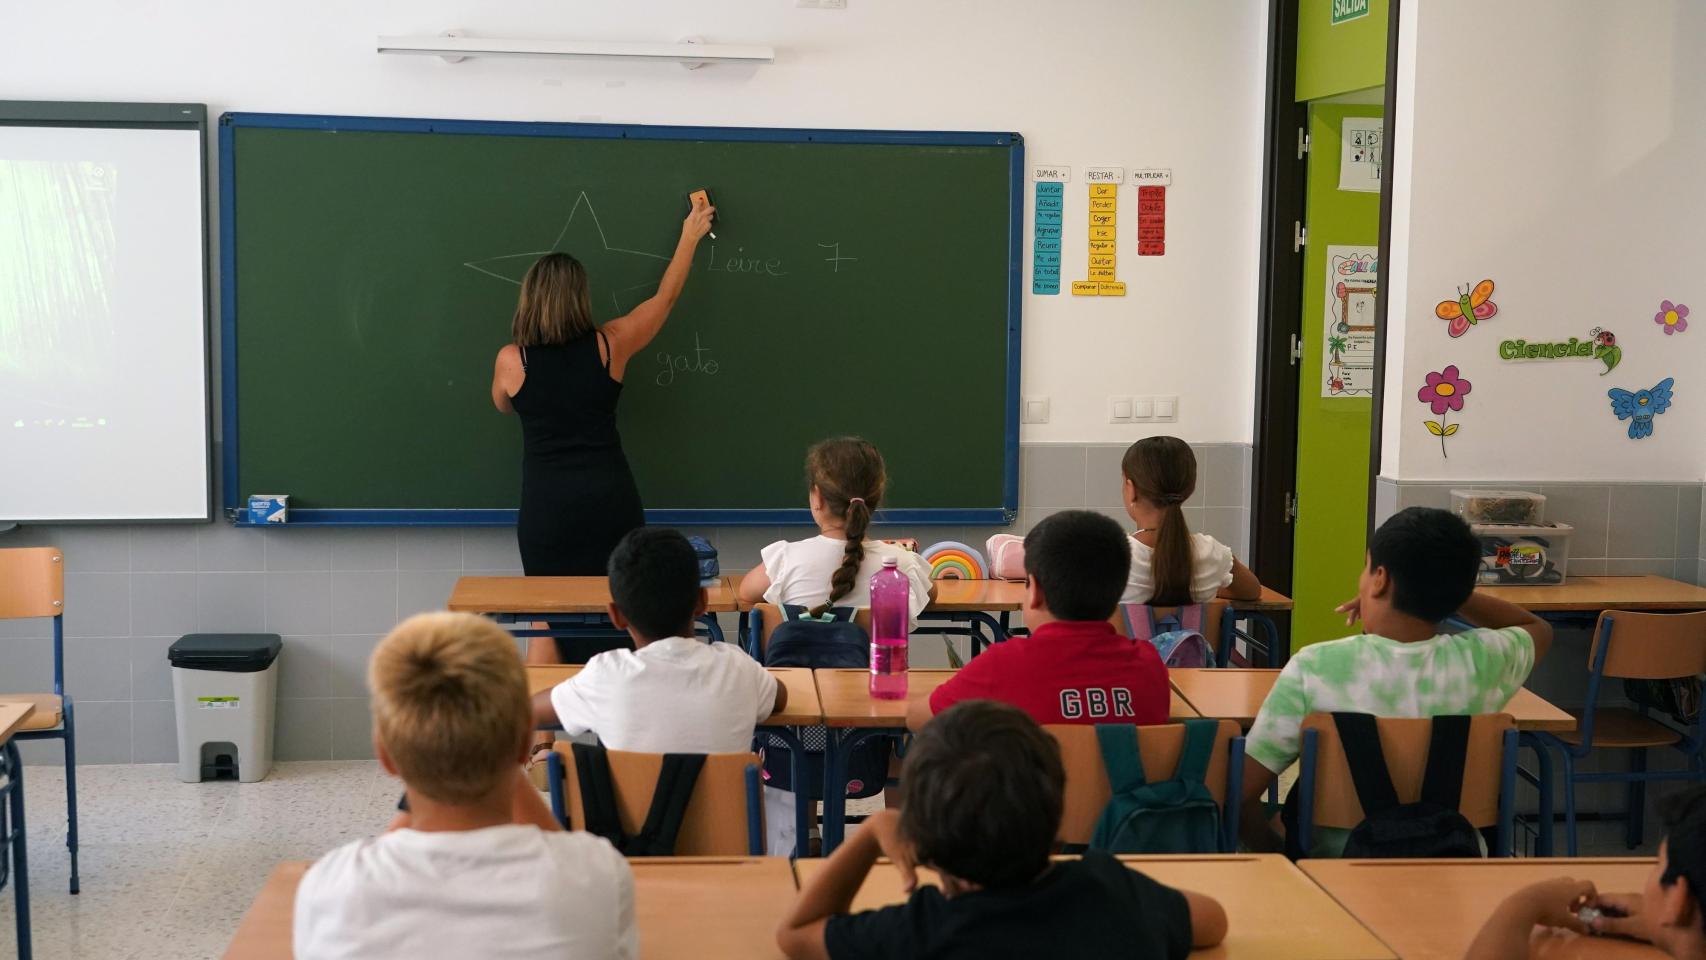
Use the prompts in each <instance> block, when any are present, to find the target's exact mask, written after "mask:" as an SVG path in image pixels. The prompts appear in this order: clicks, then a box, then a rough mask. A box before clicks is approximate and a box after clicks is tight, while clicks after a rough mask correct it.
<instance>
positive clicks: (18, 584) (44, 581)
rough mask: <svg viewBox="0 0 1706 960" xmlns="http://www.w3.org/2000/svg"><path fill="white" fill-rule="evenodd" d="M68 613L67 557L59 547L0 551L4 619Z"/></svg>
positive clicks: (0, 599) (0, 596)
mask: <svg viewBox="0 0 1706 960" xmlns="http://www.w3.org/2000/svg"><path fill="white" fill-rule="evenodd" d="M64 612H65V557H64V555H63V554H61V553H60V552H59V548H58V547H13V548H10V549H6V550H0V620H14V619H20V618H24V617H57V616H59V615H60V614H62V613H64Z"/></svg>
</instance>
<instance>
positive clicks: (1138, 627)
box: [1120, 603, 1215, 667]
mask: <svg viewBox="0 0 1706 960" xmlns="http://www.w3.org/2000/svg"><path fill="white" fill-rule="evenodd" d="M1120 611H1121V612H1122V613H1123V614H1124V615H1125V627H1126V633H1128V634H1130V635H1131V638H1132V639H1133V640H1147V641H1149V642H1150V643H1151V644H1154V646H1155V652H1156V653H1159V654H1161V662H1162V663H1165V664H1166V665H1167V666H1169V667H1212V666H1214V665H1215V661H1214V647H1213V646H1211V645H1210V644H1209V642H1208V640H1207V638H1205V637H1204V636H1203V635H1202V624H1203V605H1202V604H1200V603H1187V604H1185V605H1184V606H1182V607H1179V608H1178V609H1177V610H1175V611H1173V612H1172V613H1169V614H1167V615H1166V616H1164V617H1160V618H1157V617H1156V616H1155V608H1154V607H1151V606H1149V605H1147V604H1142V603H1122V604H1120Z"/></svg>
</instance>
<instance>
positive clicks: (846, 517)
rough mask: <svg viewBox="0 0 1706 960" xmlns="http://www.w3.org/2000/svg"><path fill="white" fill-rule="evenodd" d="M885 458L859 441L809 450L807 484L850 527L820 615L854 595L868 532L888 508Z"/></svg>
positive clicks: (827, 443)
mask: <svg viewBox="0 0 1706 960" xmlns="http://www.w3.org/2000/svg"><path fill="white" fill-rule="evenodd" d="M888 482H889V478H888V470H887V468H886V467H885V466H884V464H883V455H882V454H881V453H878V452H877V448H876V447H874V446H872V445H871V444H870V443H869V442H868V441H866V440H862V439H860V438H858V437H837V438H835V439H833V440H825V441H823V442H822V443H819V444H817V445H816V446H814V447H812V448H811V450H809V451H807V452H806V483H808V484H809V485H811V486H813V487H816V488H817V493H818V496H819V497H820V498H821V499H822V500H823V508H824V509H825V510H826V511H828V512H829V514H830V516H833V517H837V518H840V519H841V520H842V521H843V522H844V523H845V524H846V527H845V528H844V532H845V533H846V535H847V547H846V549H845V550H843V551H842V554H841V565H840V566H839V567H836V568H835V573H834V574H832V575H831V576H830V578H829V600H828V602H826V603H824V604H822V605H821V606H818V607H817V608H815V609H814V610H812V611H811V615H812V616H814V617H815V616H821V615H822V614H823V612H824V611H826V610H828V609H829V608H830V607H832V606H834V605H835V601H837V600H840V599H841V598H842V597H845V596H847V595H848V594H849V593H852V592H853V586H854V583H853V580H854V578H855V577H856V576H858V574H859V567H860V565H861V564H863V563H864V562H865V533H866V532H867V531H868V530H869V529H870V526H871V514H872V513H874V512H875V511H876V510H877V508H879V507H881V506H882V505H883V490H884V489H885V488H886V487H887V486H888Z"/></svg>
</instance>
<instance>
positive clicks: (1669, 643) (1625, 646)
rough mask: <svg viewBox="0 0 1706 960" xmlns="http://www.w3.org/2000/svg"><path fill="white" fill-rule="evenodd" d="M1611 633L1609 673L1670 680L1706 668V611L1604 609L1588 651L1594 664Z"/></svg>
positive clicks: (1608, 656)
mask: <svg viewBox="0 0 1706 960" xmlns="http://www.w3.org/2000/svg"><path fill="white" fill-rule="evenodd" d="M1608 628H1609V629H1608ZM1608 633H1609V635H1610V645H1609V646H1607V647H1606V650H1605V671H1604V676H1607V677H1627V678H1631V679H1641V680H1669V679H1671V678H1673V677H1692V676H1696V675H1699V674H1702V673H1706V611H1698V612H1695V613H1635V612H1633V611H1629V610H1606V611H1603V612H1602V613H1600V615H1599V622H1598V623H1596V624H1595V625H1594V631H1593V645H1592V646H1591V647H1590V648H1589V650H1588V666H1589V668H1590V669H1591V668H1592V666H1593V662H1594V658H1595V657H1596V656H1597V655H1598V653H1599V648H1600V646H1601V645H1602V644H1604V643H1606V637H1607V634H1608Z"/></svg>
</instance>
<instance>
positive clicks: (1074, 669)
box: [906, 510, 1172, 732]
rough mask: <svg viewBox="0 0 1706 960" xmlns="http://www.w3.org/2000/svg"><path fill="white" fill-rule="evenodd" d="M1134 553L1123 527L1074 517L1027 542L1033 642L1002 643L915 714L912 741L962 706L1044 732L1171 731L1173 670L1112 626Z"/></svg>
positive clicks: (1039, 530) (1081, 514)
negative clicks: (1003, 711) (982, 703)
mask: <svg viewBox="0 0 1706 960" xmlns="http://www.w3.org/2000/svg"><path fill="white" fill-rule="evenodd" d="M1130 568H1131V547H1129V546H1128V545H1127V544H1126V535H1125V531H1123V530H1121V529H1120V526H1119V524H1117V523H1115V522H1114V521H1113V520H1110V519H1109V518H1107V517H1105V516H1103V515H1101V514H1099V513H1091V512H1090V511H1087V510H1067V511H1064V512H1062V513H1057V514H1054V515H1053V516H1051V517H1049V518H1047V519H1045V520H1044V521H1043V522H1042V523H1039V524H1037V525H1036V527H1035V528H1033V529H1032V530H1031V532H1030V533H1029V534H1026V536H1025V573H1026V578H1025V579H1026V590H1025V623H1026V625H1027V626H1029V627H1030V628H1031V635H1030V636H1028V637H1014V638H1013V639H1011V640H1008V641H1007V642H1005V643H997V644H995V645H993V646H991V647H990V648H989V649H988V650H986V651H984V652H983V653H982V654H981V655H980V656H978V657H977V658H975V659H973V660H972V661H971V662H970V663H968V664H966V666H965V669H963V670H961V671H960V672H959V673H957V674H955V675H954V677H953V678H952V679H951V680H949V681H948V682H947V683H944V684H942V685H941V686H940V687H937V688H936V691H935V692H934V693H932V694H931V695H930V698H929V700H928V701H924V700H918V701H915V702H914V703H913V704H912V707H911V709H910V710H908V711H907V717H906V725H907V727H908V728H910V729H912V730H913V731H914V732H916V731H918V730H921V729H923V727H924V725H925V724H926V723H928V722H929V721H930V718H931V717H932V716H933V715H935V714H938V713H941V712H942V711H944V710H946V709H948V708H949V707H951V706H953V705H954V704H956V703H959V702H960V701H962V700H1000V701H1003V702H1006V703H1010V704H1013V705H1014V706H1016V707H1018V708H1020V709H1021V710H1024V711H1025V712H1026V713H1028V714H1030V715H1031V717H1032V718H1033V719H1035V720H1036V721H1037V722H1038V723H1042V724H1050V723H1137V724H1148V723H1166V722H1167V719H1168V713H1169V712H1170V709H1171V703H1172V697H1171V694H1170V693H1169V688H1168V684H1167V665H1166V664H1164V663H1162V662H1161V656H1160V654H1158V653H1156V652H1155V647H1154V646H1153V645H1152V644H1149V643H1147V642H1141V641H1133V640H1131V639H1129V638H1127V637H1124V636H1121V635H1120V633H1119V632H1118V631H1116V630H1115V629H1114V626H1113V624H1112V623H1111V622H1109V620H1110V618H1111V617H1112V616H1113V615H1114V611H1115V610H1116V609H1118V607H1119V602H1120V596H1121V594H1123V593H1124V592H1125V582H1126V575H1127V574H1128V573H1129V572H1130Z"/></svg>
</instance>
